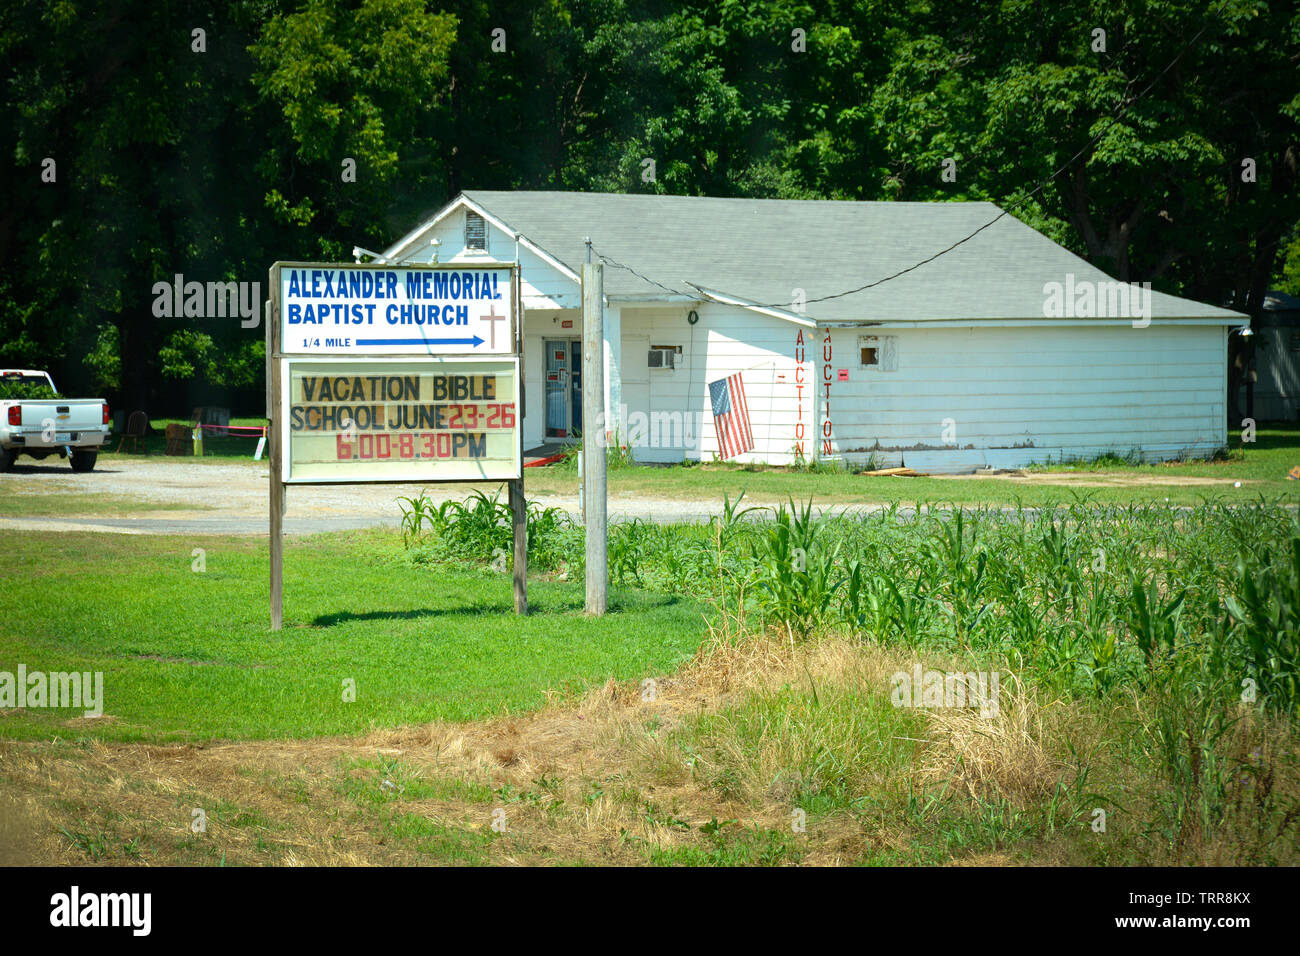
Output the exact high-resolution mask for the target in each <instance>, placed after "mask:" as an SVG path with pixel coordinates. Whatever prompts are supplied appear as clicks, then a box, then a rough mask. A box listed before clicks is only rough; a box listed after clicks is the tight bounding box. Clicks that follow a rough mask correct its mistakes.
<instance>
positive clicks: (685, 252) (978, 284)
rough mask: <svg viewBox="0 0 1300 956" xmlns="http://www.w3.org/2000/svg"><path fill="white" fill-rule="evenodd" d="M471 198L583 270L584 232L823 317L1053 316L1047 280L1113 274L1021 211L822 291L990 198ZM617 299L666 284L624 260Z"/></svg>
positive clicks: (936, 232) (666, 275)
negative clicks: (797, 300) (797, 303)
mask: <svg viewBox="0 0 1300 956" xmlns="http://www.w3.org/2000/svg"><path fill="white" fill-rule="evenodd" d="M464 195H465V196H466V197H468V198H469V199H470V200H471V201H473V202H475V203H477V204H478V205H479V206H481V207H483V208H484V209H486V210H487V211H488V212H489V213H491V214H492V215H494V216H496V217H497V218H498V219H500V220H502V221H503V222H505V223H506V224H507V225H509V226H510V227H511V228H513V229H514V230H516V231H518V232H520V233H522V234H523V235H524V236H526V237H527V238H528V239H530V240H531V241H532V242H534V243H536V244H537V245H538V246H540V247H541V248H543V249H545V250H546V251H547V252H548V253H550V254H551V255H553V256H554V257H555V258H557V259H559V260H560V261H561V262H563V263H565V264H566V265H567V266H569V267H570V268H571V269H573V270H574V271H578V270H579V269H580V266H581V264H582V263H583V262H585V261H586V247H585V246H584V245H583V237H584V236H590V237H591V239H592V243H593V245H594V246H595V248H596V250H597V251H599V252H600V253H602V254H604V255H605V256H608V257H610V258H611V259H615V260H617V261H618V262H621V263H624V264H626V265H628V266H630V267H631V268H633V269H635V270H636V271H637V272H640V273H641V274H642V275H644V276H646V277H648V278H650V279H653V280H655V281H656V282H660V283H662V284H663V285H665V286H668V287H670V288H672V289H675V290H679V291H681V292H682V293H685V294H694V290H693V289H692V288H691V286H690V285H688V284H687V283H695V284H696V285H699V286H702V287H704V288H706V289H708V290H710V291H713V292H719V293H725V294H727V295H732V296H735V297H737V298H741V299H744V300H746V301H749V302H757V303H762V304H773V303H788V302H790V301H791V299H792V296H793V294H794V293H793V290H794V289H795V288H802V289H803V290H804V292H805V294H806V296H807V299H808V305H807V311H806V313H805V314H806V315H807V316H808V317H809V318H813V319H817V320H822V321H848V320H864V321H890V320H894V321H897V320H925V319H1037V320H1040V321H1042V320H1043V302H1044V292H1043V285H1044V283H1046V282H1049V281H1058V282H1062V283H1064V282H1065V281H1066V274H1067V273H1073V274H1074V276H1075V281H1076V282H1079V281H1084V280H1087V281H1092V282H1109V281H1112V280H1111V278H1110V276H1108V275H1106V274H1105V273H1104V272H1102V271H1101V270H1100V269H1097V268H1095V267H1094V266H1092V265H1089V264H1088V263H1087V262H1086V261H1084V260H1083V259H1081V258H1079V257H1078V256H1076V255H1074V254H1073V253H1071V252H1069V251H1068V250H1066V249H1064V248H1063V247H1061V246H1059V245H1057V244H1056V243H1054V242H1052V241H1051V240H1050V239H1048V238H1047V237H1046V236H1044V235H1042V234H1041V233H1039V232H1037V231H1035V230H1033V229H1031V228H1030V227H1029V226H1026V225H1025V224H1023V223H1022V222H1020V221H1019V220H1017V219H1016V218H1015V217H1014V216H1012V215H1005V216H1003V217H1002V218H1001V219H998V220H997V221H996V222H995V223H994V224H993V225H991V226H989V227H988V228H987V229H985V230H983V231H982V232H980V233H979V234H978V235H977V236H975V237H974V238H973V239H970V240H969V241H967V242H965V243H963V244H962V245H960V246H958V247H957V248H956V249H954V250H953V251H951V252H948V253H946V254H944V255H943V256H941V257H939V258H938V259H936V260H935V261H933V262H931V263H928V264H926V265H923V266H921V267H920V268H917V269H915V270H914V271H912V272H909V273H907V274H906V275H903V276H901V277H899V278H897V279H892V280H891V281H889V282H885V283H883V284H882V285H880V286H878V287H876V288H874V289H870V290H867V291H865V292H860V293H856V294H854V295H849V296H844V297H842V298H835V299H828V300H826V301H823V302H816V301H813V300H816V299H817V298H818V297H820V296H825V295H829V294H832V293H838V292H844V291H846V290H848V289H851V288H854V287H856V286H859V285H863V284H864V283H867V282H871V281H874V280H876V279H880V278H883V277H885V276H888V275H891V274H893V273H895V272H898V271H900V270H902V269H906V268H907V267H909V266H913V265H915V264H916V263H918V262H920V261H921V260H923V259H926V258H928V257H930V256H933V255H934V254H935V253H937V252H939V251H940V250H942V249H944V248H945V247H946V246H948V245H950V244H952V243H953V242H956V241H957V240H959V239H961V238H962V237H963V236H966V235H968V234H970V233H972V232H974V231H975V230H976V229H978V228H979V227H980V226H983V225H985V224H986V223H988V222H989V221H990V220H993V219H994V218H995V217H997V215H998V213H999V212H1001V210H1000V209H999V208H998V207H997V206H995V205H994V204H992V203H984V202H921V203H907V202H842V201H831V200H782V199H714V198H707V197H696V196H657V195H622V194H616V193H573V192H527V191H522V192H515V191H493V190H467V191H466V192H465V193H464ZM605 292H606V295H608V296H613V297H620V296H651V295H656V294H659V295H664V296H666V295H667V293H665V292H664V291H663V290H662V289H660V288H658V287H657V286H655V285H653V284H651V283H649V282H646V281H644V280H642V279H640V278H638V277H636V276H635V275H633V274H632V273H630V272H628V271H626V270H623V269H618V268H612V267H607V268H606V270H605ZM1152 314H1153V316H1154V317H1156V318H1209V319H1220V320H1225V319H1232V320H1237V319H1243V318H1244V317H1243V316H1240V315H1239V314H1238V313H1234V312H1230V311H1228V310H1226V309H1220V308H1216V307H1214V306H1210V305H1204V304H1202V303H1199V302H1193V301H1191V300H1189V299H1181V298H1178V297H1175V296H1171V295H1165V294H1163V293H1160V292H1153V293H1152Z"/></svg>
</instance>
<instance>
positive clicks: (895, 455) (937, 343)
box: [381, 190, 1247, 473]
mask: <svg viewBox="0 0 1300 956" xmlns="http://www.w3.org/2000/svg"><path fill="white" fill-rule="evenodd" d="M990 223H991V224H990ZM981 227H985V228H982V229H981ZM972 234H973V235H972ZM967 237H969V238H967ZM588 238H590V240H591V247H592V249H593V251H594V254H593V260H592V261H604V262H605V263H606V265H605V270H604V288H605V311H604V335H605V383H606V384H605V408H606V421H607V422H608V423H609V428H610V430H611V431H615V430H616V431H617V434H618V440H619V441H620V442H621V443H622V444H624V445H627V446H628V447H629V449H630V451H631V452H632V454H633V456H634V457H635V458H636V459H637V460H638V461H642V462H680V461H682V460H683V459H694V460H704V461H711V460H714V459H715V458H724V459H726V460H728V461H738V462H750V461H755V462H767V463H771V464H790V463H792V462H794V461H796V460H797V459H798V458H800V457H802V458H804V459H806V460H812V459H822V460H838V461H844V462H846V463H850V464H853V465H863V464H868V463H871V464H874V465H875V466H877V467H892V466H899V465H905V466H908V467H913V468H916V469H917V470H920V471H926V472H937V473H945V472H947V473H957V472H963V471H971V470H973V469H975V468H980V467H985V466H992V467H1019V466H1022V465H1026V464H1029V463H1032V462H1041V461H1045V460H1048V459H1059V458H1061V457H1064V458H1066V459H1071V458H1091V457H1095V456H1096V455H1098V454H1101V453H1104V452H1116V453H1120V454H1128V453H1130V452H1133V451H1136V452H1138V453H1140V454H1141V455H1142V456H1143V457H1144V458H1146V459H1148V460H1160V459H1169V458H1176V457H1182V456H1203V455H1208V454H1211V453H1213V452H1214V451H1215V450H1216V449H1218V448H1221V447H1222V446H1223V445H1224V444H1225V443H1226V440H1227V431H1226V415H1227V412H1226V398H1227V358H1226V355H1227V342H1228V336H1229V334H1231V333H1232V332H1233V331H1234V330H1235V329H1237V328H1240V327H1241V326H1242V325H1243V323H1245V322H1246V321H1247V320H1246V317H1245V316H1243V315H1241V314H1239V313H1235V312H1231V311H1228V310H1226V309H1221V308H1217V307H1215V306H1210V305H1204V304H1202V303H1199V302H1193V301H1190V300H1188V299H1181V298H1177V297H1175V296H1171V295H1165V294H1163V293H1160V292H1153V291H1151V290H1150V289H1149V288H1147V289H1138V288H1136V287H1130V286H1128V285H1123V284H1119V283H1115V282H1113V281H1112V280H1111V279H1110V277H1109V276H1107V275H1106V274H1105V273H1103V272H1101V271H1100V270H1098V269H1097V268H1095V267H1093V266H1091V265H1089V264H1088V263H1087V262H1085V261H1084V260H1083V259H1081V258H1079V257H1078V256H1076V255H1074V254H1073V253H1071V252H1069V251H1068V250H1066V249H1064V248H1062V247H1061V246H1059V245H1057V244H1056V243H1054V242H1052V241H1051V240H1050V239H1048V238H1047V237H1046V236H1044V235H1042V234H1041V233H1038V232H1036V231H1035V230H1033V229H1031V228H1030V227H1028V226H1026V225H1024V224H1023V223H1021V222H1020V221H1019V220H1017V219H1016V218H1014V217H1013V216H1011V215H1009V214H1006V213H1003V212H1002V210H1000V209H999V208H998V207H997V206H995V205H992V204H990V203H976V202H936V203H902V202H840V201H805V200H758V199H712V198H702V197H686V196H658V195H619V194H600V193H569V192H494V191H479V190H470V191H467V192H464V193H462V194H461V195H459V196H457V197H456V198H455V199H454V200H452V201H451V202H450V203H448V204H447V205H446V206H444V207H443V208H442V209H440V210H438V211H437V212H436V213H435V214H434V215H432V216H431V217H430V218H428V219H427V220H426V221H424V222H422V223H420V224H419V225H418V226H417V227H416V228H415V229H413V230H412V231H411V232H410V233H408V234H407V235H405V236H403V237H402V238H401V239H399V240H398V241H397V242H396V243H394V244H393V245H392V246H390V247H389V248H388V249H387V250H385V252H384V253H383V259H382V260H381V261H389V262H393V263H403V264H418V263H429V262H434V261H437V262H442V263H448V262H473V261H506V262H518V263H519V265H520V274H521V281H522V293H523V307H524V356H523V364H524V390H523V392H524V402H523V404H524V409H523V427H524V445H525V448H530V447H535V446H544V445H549V444H553V443H559V442H565V441H570V440H573V438H574V437H575V435H576V434H579V433H581V431H582V420H581V397H580V396H581V391H580V390H581V380H580V374H579V373H580V370H581V338H582V310H581V299H582V290H581V268H582V264H583V263H584V262H586V261H587V255H588V251H587V245H586V243H585V240H586V239H588ZM962 240H964V241H962ZM950 246H951V247H953V248H951V249H950V250H949V251H946V252H945V251H944V250H946V249H948V248H949V247H950ZM864 286H867V288H862V287H864ZM851 290H860V291H851ZM737 376H738V378H737ZM728 380H730V382H731V383H732V387H731V389H730V390H728V389H727V387H726V386H725V385H723V384H720V383H725V382H727V381H728ZM737 386H738V387H737ZM724 414H726V415H731V416H733V417H732V418H731V419H726V418H724V417H723V416H724ZM736 417H739V418H741V419H743V421H740V422H739V423H736ZM728 421H729V422H731V423H733V424H731V425H727V424H726V422H728ZM729 428H734V429H735V431H734V432H732V433H730V434H729V433H728V429H729ZM738 442H739V443H738Z"/></svg>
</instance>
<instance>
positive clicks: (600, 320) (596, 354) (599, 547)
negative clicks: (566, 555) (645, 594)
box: [582, 242, 609, 615]
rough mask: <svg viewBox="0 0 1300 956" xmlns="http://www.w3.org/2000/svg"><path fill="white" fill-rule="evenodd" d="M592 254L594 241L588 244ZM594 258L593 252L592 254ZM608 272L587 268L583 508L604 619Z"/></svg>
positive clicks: (591, 581) (592, 593)
mask: <svg viewBox="0 0 1300 956" xmlns="http://www.w3.org/2000/svg"><path fill="white" fill-rule="evenodd" d="M588 249H589V250H590V242H588ZM589 254H590V253H589ZM604 308H605V267H604V265H603V264H602V263H599V262H597V263H595V264H594V265H593V264H591V263H586V264H584V265H583V267H582V426H583V434H584V436H586V437H585V440H584V441H583V456H582V458H583V461H582V471H583V475H582V503H583V512H584V516H585V519H586V532H587V604H586V611H587V613H588V614H597V615H600V614H604V613H605V607H606V604H607V597H608V589H609V540H608V538H607V528H606V524H605V519H606V488H605V322H604Z"/></svg>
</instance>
